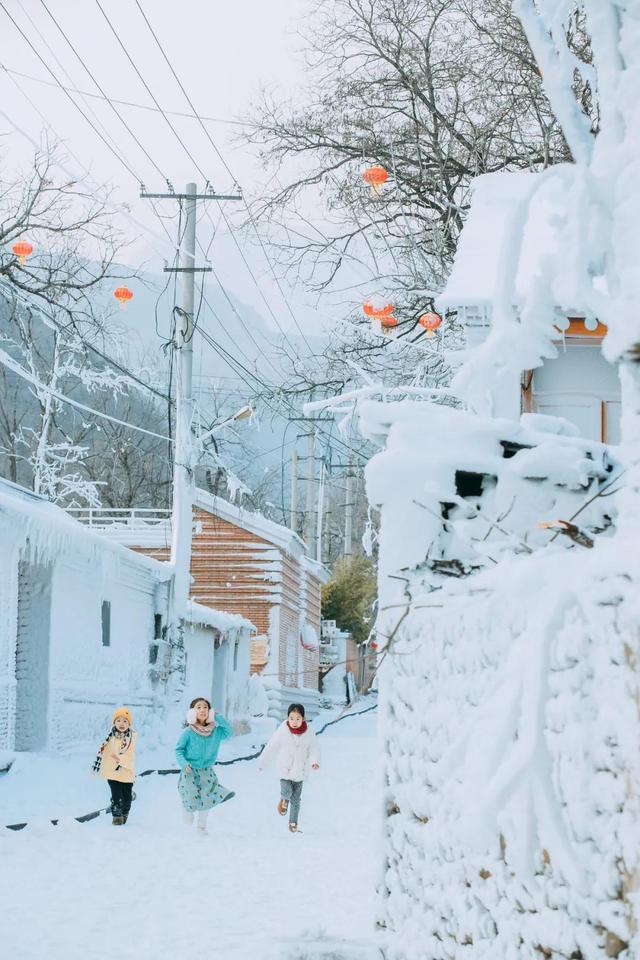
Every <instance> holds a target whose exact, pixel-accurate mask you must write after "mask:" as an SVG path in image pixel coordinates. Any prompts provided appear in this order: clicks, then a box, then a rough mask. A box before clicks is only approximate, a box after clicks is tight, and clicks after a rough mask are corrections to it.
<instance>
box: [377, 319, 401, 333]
mask: <svg viewBox="0 0 640 960" xmlns="http://www.w3.org/2000/svg"><path fill="white" fill-rule="evenodd" d="M380 326H381V327H382V332H383V333H387V334H388V333H391V331H392V330H393V328H394V327H397V326H398V321H397V320H396V318H395V317H392V316H391V315H389V316H386V317H382V318H381V320H380Z"/></svg>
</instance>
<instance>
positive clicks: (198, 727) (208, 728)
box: [187, 720, 216, 737]
mask: <svg viewBox="0 0 640 960" xmlns="http://www.w3.org/2000/svg"><path fill="white" fill-rule="evenodd" d="M187 726H188V727H189V730H193V732H194V733H197V734H198V735H199V736H201V737H210V736H211V734H212V733H213V731H214V730H215V726H216V725H215V723H198V721H197V720H196V722H195V723H188V724H187Z"/></svg>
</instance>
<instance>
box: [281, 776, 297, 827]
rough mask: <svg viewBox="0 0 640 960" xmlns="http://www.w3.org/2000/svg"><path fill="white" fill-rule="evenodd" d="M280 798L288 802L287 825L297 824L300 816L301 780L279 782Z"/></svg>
mask: <svg viewBox="0 0 640 960" xmlns="http://www.w3.org/2000/svg"><path fill="white" fill-rule="evenodd" d="M280 796H281V797H282V799H283V800H288V801H289V823H297V822H298V816H299V814H300V798H301V796H302V780H281V781H280Z"/></svg>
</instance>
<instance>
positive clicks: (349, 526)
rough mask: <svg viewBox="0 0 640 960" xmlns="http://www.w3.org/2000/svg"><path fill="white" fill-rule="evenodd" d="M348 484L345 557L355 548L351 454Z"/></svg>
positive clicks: (346, 489)
mask: <svg viewBox="0 0 640 960" xmlns="http://www.w3.org/2000/svg"><path fill="white" fill-rule="evenodd" d="M346 479H347V485H346V488H345V503H344V549H343V553H344V556H345V557H350V556H351V552H352V549H353V457H352V455H351V454H349V463H348V465H347V478H346Z"/></svg>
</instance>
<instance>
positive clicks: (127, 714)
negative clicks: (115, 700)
mask: <svg viewBox="0 0 640 960" xmlns="http://www.w3.org/2000/svg"><path fill="white" fill-rule="evenodd" d="M119 717H124V718H125V720H127V721H128V723H129V726H130V727H131V726H133V714H132V713H131V710H129V707H118V709H117V710H114V711H113V722H114V723H115V722H116V720H117V719H118V718H119Z"/></svg>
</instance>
